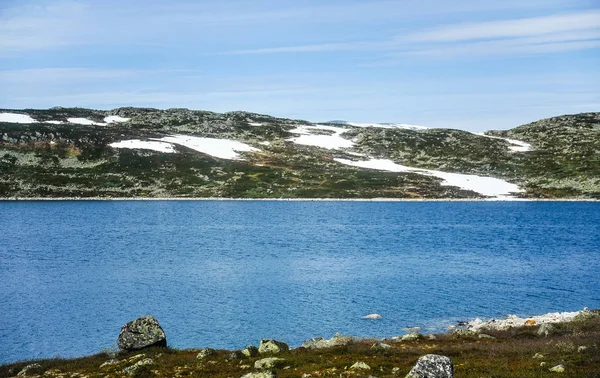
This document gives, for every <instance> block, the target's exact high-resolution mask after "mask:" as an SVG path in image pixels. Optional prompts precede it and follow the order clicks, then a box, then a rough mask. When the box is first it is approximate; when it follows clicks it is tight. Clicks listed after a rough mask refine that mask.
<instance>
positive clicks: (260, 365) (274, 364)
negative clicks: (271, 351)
mask: <svg viewBox="0 0 600 378" xmlns="http://www.w3.org/2000/svg"><path fill="white" fill-rule="evenodd" d="M286 362H287V361H286V360H284V359H283V358H278V357H268V358H263V359H260V360H258V361H256V362H255V363H254V368H255V369H273V368H279V367H283V366H284V365H285V364H286Z"/></svg>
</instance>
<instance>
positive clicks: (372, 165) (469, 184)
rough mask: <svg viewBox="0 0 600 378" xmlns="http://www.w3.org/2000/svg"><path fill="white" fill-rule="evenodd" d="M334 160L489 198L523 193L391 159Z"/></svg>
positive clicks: (494, 180)
mask: <svg viewBox="0 0 600 378" xmlns="http://www.w3.org/2000/svg"><path fill="white" fill-rule="evenodd" d="M334 160H335V161H337V162H338V163H342V164H345V165H351V166H355V167H360V168H368V169H376V170H380V171H388V172H413V173H418V174H422V175H428V176H434V177H439V178H441V179H442V180H444V181H442V185H445V186H457V187H459V188H461V189H466V190H472V191H474V192H477V193H479V194H482V195H484V196H489V197H505V198H509V197H510V195H511V193H518V192H522V191H523V190H522V189H520V188H519V187H518V186H517V185H515V184H511V183H509V182H506V181H504V180H501V179H497V178H493V177H482V176H477V175H467V174H462V173H449V172H441V171H434V170H431V169H420V168H411V167H407V166H405V165H400V164H396V163H394V162H393V161H391V160H389V159H370V160H363V161H352V160H348V159H334Z"/></svg>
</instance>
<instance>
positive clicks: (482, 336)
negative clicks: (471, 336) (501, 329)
mask: <svg viewBox="0 0 600 378" xmlns="http://www.w3.org/2000/svg"><path fill="white" fill-rule="evenodd" d="M477 337H478V338H480V339H495V337H494V336H491V335H488V334H486V333H480V334H479V335H477Z"/></svg>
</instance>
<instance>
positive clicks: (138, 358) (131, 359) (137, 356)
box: [127, 353, 146, 362]
mask: <svg viewBox="0 0 600 378" xmlns="http://www.w3.org/2000/svg"><path fill="white" fill-rule="evenodd" d="M144 357H146V354H144V353H140V354H136V355H135V356H131V357H129V358H128V359H127V361H129V362H133V361H135V360H140V359H142V358H144Z"/></svg>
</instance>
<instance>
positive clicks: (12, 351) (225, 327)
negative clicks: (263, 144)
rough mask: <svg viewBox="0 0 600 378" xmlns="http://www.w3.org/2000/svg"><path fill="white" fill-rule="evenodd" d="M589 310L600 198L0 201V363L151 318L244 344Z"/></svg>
mask: <svg viewBox="0 0 600 378" xmlns="http://www.w3.org/2000/svg"><path fill="white" fill-rule="evenodd" d="M585 306H588V307H590V308H600V203H597V202H596V203H593V202H335V201H334V202H310V201H305V202H303V201H297V202H296V201H293V202H292V201H289V202H288V201H31V202H29V201H25V202H11V201H5V202H0V319H1V321H0V345H2V348H1V349H0V363H2V362H11V361H16V360H22V359H31V358H42V357H54V356H61V357H73V356H82V355H87V354H93V353H98V352H100V351H101V350H102V349H104V348H115V347H116V339H117V336H118V335H119V331H120V328H121V326H122V325H123V324H125V323H126V322H128V321H130V320H133V319H135V318H137V317H139V316H142V315H154V316H155V317H156V318H157V319H158V320H159V321H160V323H161V325H162V327H163V328H164V330H165V332H166V334H167V341H168V343H169V345H170V346H173V347H177V348H201V347H206V346H210V347H213V348H227V349H234V348H243V347H245V346H246V345H248V344H255V345H257V344H258V342H259V340H260V339H261V338H266V337H269V338H276V339H280V340H282V341H285V342H288V343H289V344H290V345H291V346H299V345H300V344H301V343H302V341H304V340H306V339H309V338H311V337H315V336H324V337H327V338H329V337H331V336H332V335H333V334H334V333H335V332H340V333H343V334H351V335H355V336H375V337H387V336H395V335H402V334H404V331H403V328H405V327H415V326H419V327H421V328H422V331H423V332H433V331H440V330H444V329H445V328H446V327H447V326H448V325H450V324H454V323H455V322H456V321H458V320H466V319H471V318H475V317H501V316H503V315H505V314H508V313H516V314H520V315H535V314H542V313H547V312H555V311H576V310H580V309H582V308H583V307H585ZM370 313H378V314H381V315H382V316H383V318H382V319H380V320H365V319H362V318H361V316H363V315H366V314H370Z"/></svg>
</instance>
